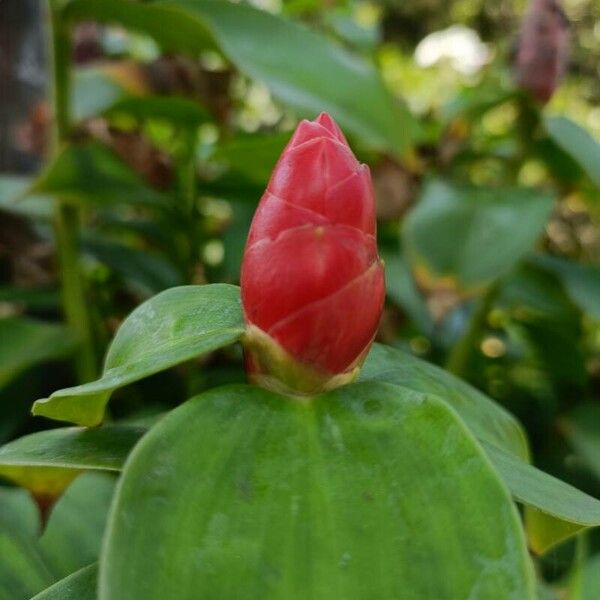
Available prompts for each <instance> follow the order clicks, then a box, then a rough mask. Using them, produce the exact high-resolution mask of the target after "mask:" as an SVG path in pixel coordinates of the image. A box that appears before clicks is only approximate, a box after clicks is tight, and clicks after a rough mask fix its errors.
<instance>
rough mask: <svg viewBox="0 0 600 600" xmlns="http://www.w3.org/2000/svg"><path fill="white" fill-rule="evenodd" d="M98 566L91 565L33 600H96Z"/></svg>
mask: <svg viewBox="0 0 600 600" xmlns="http://www.w3.org/2000/svg"><path fill="white" fill-rule="evenodd" d="M97 574H98V566H97V565H95V564H94V565H89V566H87V567H84V568H83V569H80V570H79V571H76V572H75V573H73V574H71V575H69V576H68V577H65V578H64V579H61V580H60V581H57V582H56V583H55V584H54V585H52V586H50V587H49V588H47V589H45V590H44V591H43V592H40V593H39V594H37V595H36V596H34V597H33V598H32V599H31V600H96V598H97V595H96V578H97Z"/></svg>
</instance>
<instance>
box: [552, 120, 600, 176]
mask: <svg viewBox="0 0 600 600" xmlns="http://www.w3.org/2000/svg"><path fill="white" fill-rule="evenodd" d="M544 126H545V128H546V131H547V132H548V135H549V136H550V137H551V139H552V140H553V141H554V142H555V143H556V144H557V145H558V146H560V148H562V149H563V150H564V151H565V152H566V153H567V154H568V155H569V156H571V157H572V158H573V159H575V162H577V164H579V165H580V166H581V167H582V169H583V170H584V171H585V172H586V174H587V175H588V177H589V178H590V179H591V180H592V181H593V182H594V183H595V184H596V185H598V186H600V143H598V142H597V141H596V140H595V139H594V138H593V137H592V136H591V135H590V134H589V132H587V131H586V130H585V129H583V127H580V126H579V125H577V123H575V122H574V121H572V120H571V119H568V118H566V117H546V118H545V119H544Z"/></svg>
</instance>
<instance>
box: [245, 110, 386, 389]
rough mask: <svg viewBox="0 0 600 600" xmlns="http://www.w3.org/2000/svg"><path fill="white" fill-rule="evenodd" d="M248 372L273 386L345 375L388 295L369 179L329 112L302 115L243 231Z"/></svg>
mask: <svg viewBox="0 0 600 600" xmlns="http://www.w3.org/2000/svg"><path fill="white" fill-rule="evenodd" d="M241 288H242V303H243V308H244V318H245V321H246V325H247V331H246V335H245V343H244V346H245V350H246V369H247V372H248V375H249V377H250V379H251V380H252V381H254V382H255V383H258V384H260V385H262V386H263V387H267V388H270V389H274V390H278V391H286V392H290V393H295V394H315V393H318V392H320V391H322V390H326V389H332V388H334V387H337V386H339V385H342V384H344V383H348V382H349V381H352V380H353V379H354V378H355V377H356V375H357V373H358V369H359V368H360V365H361V364H362V361H363V360H364V358H365V357H366V354H367V352H368V350H369V348H370V346H371V343H372V341H373V338H374V336H375V333H376V330H377V326H378V323H379V319H380V316H381V312H382V309H383V302H384V296H385V285H384V272H383V263H382V261H381V260H380V258H379V256H378V254H377V241H376V221H375V201H374V193H373V187H372V183H371V175H370V172H369V168H368V167H367V166H366V165H363V164H360V163H359V162H358V161H357V159H356V158H355V156H354V154H353V153H352V150H351V149H350V147H349V145H348V142H347V141H346V138H345V137H344V135H343V133H342V132H341V131H340V129H339V127H338V126H337V124H336V123H335V122H334V121H333V119H332V118H331V117H330V116H329V115H328V114H326V113H323V114H321V115H320V116H319V117H318V118H317V119H316V120H315V121H312V122H311V121H302V122H301V123H300V125H299V126H298V128H297V129H296V132H295V133H294V135H293V137H292V139H291V140H290V142H289V144H288V145H287V147H286V148H285V150H284V152H283V154H282V156H281V158H280V159H279V162H278V163H277V165H276V167H275V169H274V171H273V174H272V176H271V180H270V182H269V184H268V186H267V190H266V191H265V193H264V195H263V197H262V199H261V201H260V204H259V206H258V209H257V211H256V214H255V216H254V220H253V221H252V226H251V228H250V233H249V236H248V241H247V244H246V250H245V254H244V260H243V264H242V273H241Z"/></svg>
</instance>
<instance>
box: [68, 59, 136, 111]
mask: <svg viewBox="0 0 600 600" xmlns="http://www.w3.org/2000/svg"><path fill="white" fill-rule="evenodd" d="M126 95H127V92H126V90H125V89H124V88H123V86H122V85H121V84H120V83H119V82H118V81H117V80H116V78H115V77H111V74H110V72H109V71H107V69H105V68H103V67H88V68H86V69H77V70H76V71H75V72H74V75H73V90H72V99H71V103H72V111H73V119H74V120H76V121H84V120H85V119H89V118H91V117H94V116H97V115H98V114H100V113H102V112H104V111H105V110H107V109H108V108H110V107H111V106H113V105H114V104H116V103H117V102H118V101H119V100H121V99H122V98H123V97H124V96H126Z"/></svg>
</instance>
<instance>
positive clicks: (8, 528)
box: [0, 487, 54, 600]
mask: <svg viewBox="0 0 600 600" xmlns="http://www.w3.org/2000/svg"><path fill="white" fill-rule="evenodd" d="M38 532H39V519H38V514H37V508H36V506H35V505H34V503H33V501H32V500H31V498H30V497H29V495H28V494H27V492H25V491H24V490H18V489H10V488H5V487H0V557H2V558H1V560H0V600H27V599H28V598H31V596H33V595H34V594H36V593H37V592H39V591H40V590H43V589H45V588H46V587H48V586H49V585H50V584H52V582H53V581H54V575H53V573H52V572H51V570H50V568H49V567H48V565H47V564H46V562H45V556H44V553H43V552H42V550H41V548H40V547H39V544H38V543H37V535H38Z"/></svg>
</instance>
